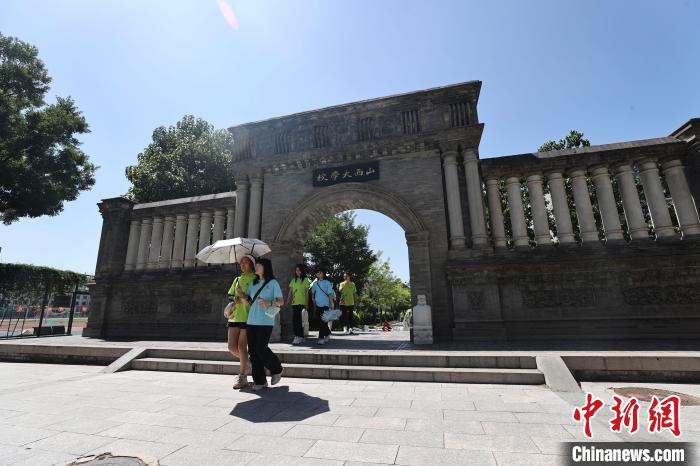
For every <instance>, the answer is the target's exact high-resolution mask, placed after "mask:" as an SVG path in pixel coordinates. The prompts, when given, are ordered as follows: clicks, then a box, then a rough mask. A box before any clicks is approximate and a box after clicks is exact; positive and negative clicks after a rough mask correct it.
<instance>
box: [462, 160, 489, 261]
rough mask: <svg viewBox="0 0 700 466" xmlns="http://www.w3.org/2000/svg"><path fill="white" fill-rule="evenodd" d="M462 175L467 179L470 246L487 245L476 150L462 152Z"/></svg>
mask: <svg viewBox="0 0 700 466" xmlns="http://www.w3.org/2000/svg"><path fill="white" fill-rule="evenodd" d="M464 176H465V178H466V180H467V202H468V203H469V222H470V223H471V230H472V247H473V248H474V249H478V248H484V247H486V246H488V242H489V237H488V235H487V234H486V217H485V216H484V198H483V194H482V191H481V176H480V175H479V160H478V159H477V156H476V152H474V151H470V150H468V151H466V152H465V153H464Z"/></svg>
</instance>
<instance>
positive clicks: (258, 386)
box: [253, 382, 267, 392]
mask: <svg viewBox="0 0 700 466" xmlns="http://www.w3.org/2000/svg"><path fill="white" fill-rule="evenodd" d="M263 388H267V382H265V383H264V384H262V385H258V384H254V385H253V390H255V391H256V392H257V391H260V390H262V389H263Z"/></svg>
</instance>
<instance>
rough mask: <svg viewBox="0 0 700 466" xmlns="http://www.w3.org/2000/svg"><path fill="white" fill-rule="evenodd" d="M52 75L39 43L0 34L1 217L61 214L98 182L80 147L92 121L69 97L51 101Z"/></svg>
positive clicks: (8, 222) (32, 216) (10, 218)
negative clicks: (48, 96) (48, 100)
mask: <svg viewBox="0 0 700 466" xmlns="http://www.w3.org/2000/svg"><path fill="white" fill-rule="evenodd" d="M50 83H51V77H50V76H49V74H48V71H47V70H46V67H45V66H44V63H43V62H42V61H41V59H39V51H38V49H37V48H36V47H34V46H32V45H30V44H28V43H26V42H23V41H21V40H19V39H17V38H15V37H7V36H3V35H2V34H0V219H2V221H3V223H5V224H6V225H7V224H10V223H12V222H14V221H16V220H18V219H20V218H24V217H30V218H35V217H40V216H42V215H57V214H58V213H60V212H61V211H62V210H63V203H64V202H65V201H72V200H75V199H76V198H77V197H78V194H79V193H80V192H81V191H85V190H88V189H90V188H91V187H92V186H93V185H94V184H95V177H94V174H95V170H96V168H97V167H95V166H94V165H93V164H91V163H90V162H89V159H88V156H87V155H86V154H85V153H84V152H83V151H82V150H80V149H79V148H78V146H79V145H80V142H79V141H78V139H77V135H79V134H85V133H88V132H89V129H88V124H87V122H86V121H85V118H84V117H83V115H82V114H81V113H80V111H79V110H78V109H77V107H76V106H75V103H74V102H73V100H71V98H70V97H68V98H62V97H57V98H56V103H55V104H50V105H47V104H46V102H45V101H44V97H45V96H46V93H47V92H48V90H49V84H50Z"/></svg>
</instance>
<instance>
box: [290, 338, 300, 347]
mask: <svg viewBox="0 0 700 466" xmlns="http://www.w3.org/2000/svg"><path fill="white" fill-rule="evenodd" d="M299 343H301V338H299V337H294V341H292V344H293V345H298V344H299Z"/></svg>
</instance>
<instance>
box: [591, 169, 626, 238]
mask: <svg viewBox="0 0 700 466" xmlns="http://www.w3.org/2000/svg"><path fill="white" fill-rule="evenodd" d="M591 178H593V184H594V185H595V194H596V198H598V207H599V208H600V218H601V219H602V220H603V229H604V230H605V240H606V241H623V240H624V239H625V237H624V235H623V234H622V226H621V225H620V214H619V213H618V211H617V201H616V200H615V193H613V187H612V182H611V181H610V173H608V167H606V166H597V167H595V168H593V169H592V170H591Z"/></svg>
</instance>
